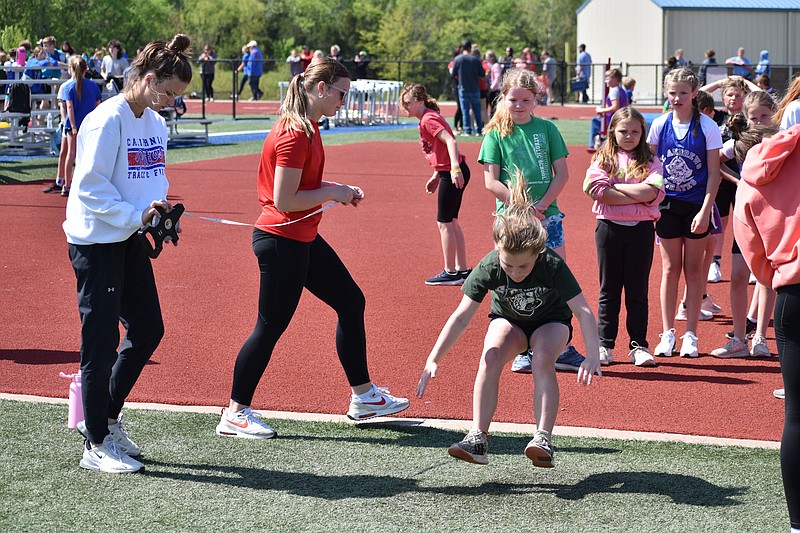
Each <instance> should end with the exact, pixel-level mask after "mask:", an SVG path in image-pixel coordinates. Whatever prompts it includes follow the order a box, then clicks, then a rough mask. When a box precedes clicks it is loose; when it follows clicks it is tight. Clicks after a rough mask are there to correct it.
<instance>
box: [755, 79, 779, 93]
mask: <svg viewBox="0 0 800 533" xmlns="http://www.w3.org/2000/svg"><path fill="white" fill-rule="evenodd" d="M756 85H758V88H759V89H761V90H762V91H764V92H765V93H767V94H768V95H770V96H771V97H773V98H775V97H777V96H778V93H777V92H775V89H774V88H773V87H772V80H770V79H769V75H768V74H762V75H760V76H759V77H758V78H756Z"/></svg>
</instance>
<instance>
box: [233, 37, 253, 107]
mask: <svg viewBox="0 0 800 533" xmlns="http://www.w3.org/2000/svg"><path fill="white" fill-rule="evenodd" d="M236 71H237V72H241V73H242V81H240V82H239V91H238V92H237V93H236V95H235V97H236V99H237V100H239V99H241V96H242V91H243V90H244V84H245V83H247V82H248V81H249V80H250V47H249V46H247V45H244V46H242V62H241V63H239V66H238V67H236Z"/></svg>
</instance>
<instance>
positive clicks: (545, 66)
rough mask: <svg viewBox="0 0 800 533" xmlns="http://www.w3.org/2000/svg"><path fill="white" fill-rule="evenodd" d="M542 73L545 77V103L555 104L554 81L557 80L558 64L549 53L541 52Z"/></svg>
mask: <svg viewBox="0 0 800 533" xmlns="http://www.w3.org/2000/svg"><path fill="white" fill-rule="evenodd" d="M542 72H543V73H544V75H545V76H546V77H547V103H548V104H555V103H556V81H557V78H558V64H557V62H556V60H555V58H554V57H551V56H550V52H548V51H547V50H544V51H543V52H542Z"/></svg>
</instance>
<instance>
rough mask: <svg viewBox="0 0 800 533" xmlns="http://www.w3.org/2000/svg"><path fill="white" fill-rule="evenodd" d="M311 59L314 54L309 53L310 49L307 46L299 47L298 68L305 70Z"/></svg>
mask: <svg viewBox="0 0 800 533" xmlns="http://www.w3.org/2000/svg"><path fill="white" fill-rule="evenodd" d="M312 59H314V54H312V53H311V49H310V48H309V47H308V46H302V47H300V68H301V69H302V72H305V71H306V69H307V68H308V65H310V64H311V60H312Z"/></svg>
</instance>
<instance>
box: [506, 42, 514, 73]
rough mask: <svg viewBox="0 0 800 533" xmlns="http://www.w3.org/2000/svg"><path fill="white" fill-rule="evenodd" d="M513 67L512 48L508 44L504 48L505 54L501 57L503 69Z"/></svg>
mask: <svg viewBox="0 0 800 533" xmlns="http://www.w3.org/2000/svg"><path fill="white" fill-rule="evenodd" d="M510 68H514V49H513V48H511V47H510V46H509V47H507V48H506V56H505V57H504V58H503V70H504V71H505V70H508V69H510Z"/></svg>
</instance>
